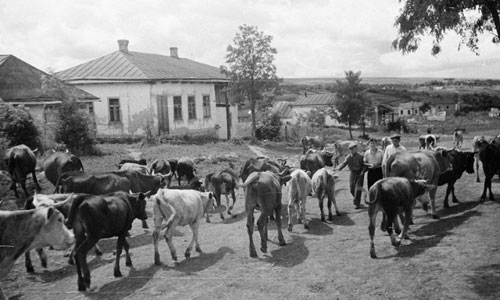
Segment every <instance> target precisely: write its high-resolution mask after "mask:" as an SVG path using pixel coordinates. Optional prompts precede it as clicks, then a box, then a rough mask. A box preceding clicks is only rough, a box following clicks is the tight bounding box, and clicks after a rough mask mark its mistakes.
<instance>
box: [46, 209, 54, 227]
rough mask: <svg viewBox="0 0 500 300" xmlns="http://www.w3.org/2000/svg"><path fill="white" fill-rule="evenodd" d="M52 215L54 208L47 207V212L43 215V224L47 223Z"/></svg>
mask: <svg viewBox="0 0 500 300" xmlns="http://www.w3.org/2000/svg"><path fill="white" fill-rule="evenodd" d="M53 215H54V208H53V207H49V208H47V214H46V215H45V224H48V223H49V222H50V219H51V218H52V216H53Z"/></svg>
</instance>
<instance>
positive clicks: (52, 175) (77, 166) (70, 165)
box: [43, 152, 84, 193]
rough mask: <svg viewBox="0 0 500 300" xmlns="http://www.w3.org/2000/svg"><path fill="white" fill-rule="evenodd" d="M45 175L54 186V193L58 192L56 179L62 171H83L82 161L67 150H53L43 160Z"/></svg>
mask: <svg viewBox="0 0 500 300" xmlns="http://www.w3.org/2000/svg"><path fill="white" fill-rule="evenodd" d="M43 169H44V172H45V177H47V180H48V181H50V182H51V183H52V184H53V185H54V186H55V188H56V189H55V190H54V193H57V192H58V186H57V185H56V184H57V180H58V179H59V176H61V174H62V173H64V172H68V171H84V168H83V164H82V161H81V160H80V159H79V158H78V157H76V156H75V155H73V154H71V153H67V152H54V153H52V154H51V155H49V156H48V157H47V158H46V159H45V161H44V162H43Z"/></svg>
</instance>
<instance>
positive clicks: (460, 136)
mask: <svg viewBox="0 0 500 300" xmlns="http://www.w3.org/2000/svg"><path fill="white" fill-rule="evenodd" d="M463 143H464V132H463V130H461V129H455V131H454V132H453V148H458V149H460V148H462V144H463Z"/></svg>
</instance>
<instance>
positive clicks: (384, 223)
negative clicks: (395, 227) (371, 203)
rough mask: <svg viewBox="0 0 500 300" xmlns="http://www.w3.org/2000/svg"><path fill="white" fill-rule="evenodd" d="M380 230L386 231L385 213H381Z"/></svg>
mask: <svg viewBox="0 0 500 300" xmlns="http://www.w3.org/2000/svg"><path fill="white" fill-rule="evenodd" d="M380 230H381V231H387V216H386V214H385V211H383V212H382V222H380Z"/></svg>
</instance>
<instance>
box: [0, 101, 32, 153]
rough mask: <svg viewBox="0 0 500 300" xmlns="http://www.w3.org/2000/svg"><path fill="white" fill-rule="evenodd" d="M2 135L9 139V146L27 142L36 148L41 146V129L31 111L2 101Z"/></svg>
mask: <svg viewBox="0 0 500 300" xmlns="http://www.w3.org/2000/svg"><path fill="white" fill-rule="evenodd" d="M0 136H2V137H3V138H5V139H6V140H7V141H8V146H9V147H12V146H17V145H20V144H25V145H26V146H28V147H30V148H31V149H35V148H38V147H39V146H40V140H39V131H38V129H37V127H36V125H35V123H34V121H33V117H32V116H31V114H30V113H29V111H28V110H27V109H23V108H15V107H13V106H12V105H10V104H7V103H4V102H1V101H0Z"/></svg>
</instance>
